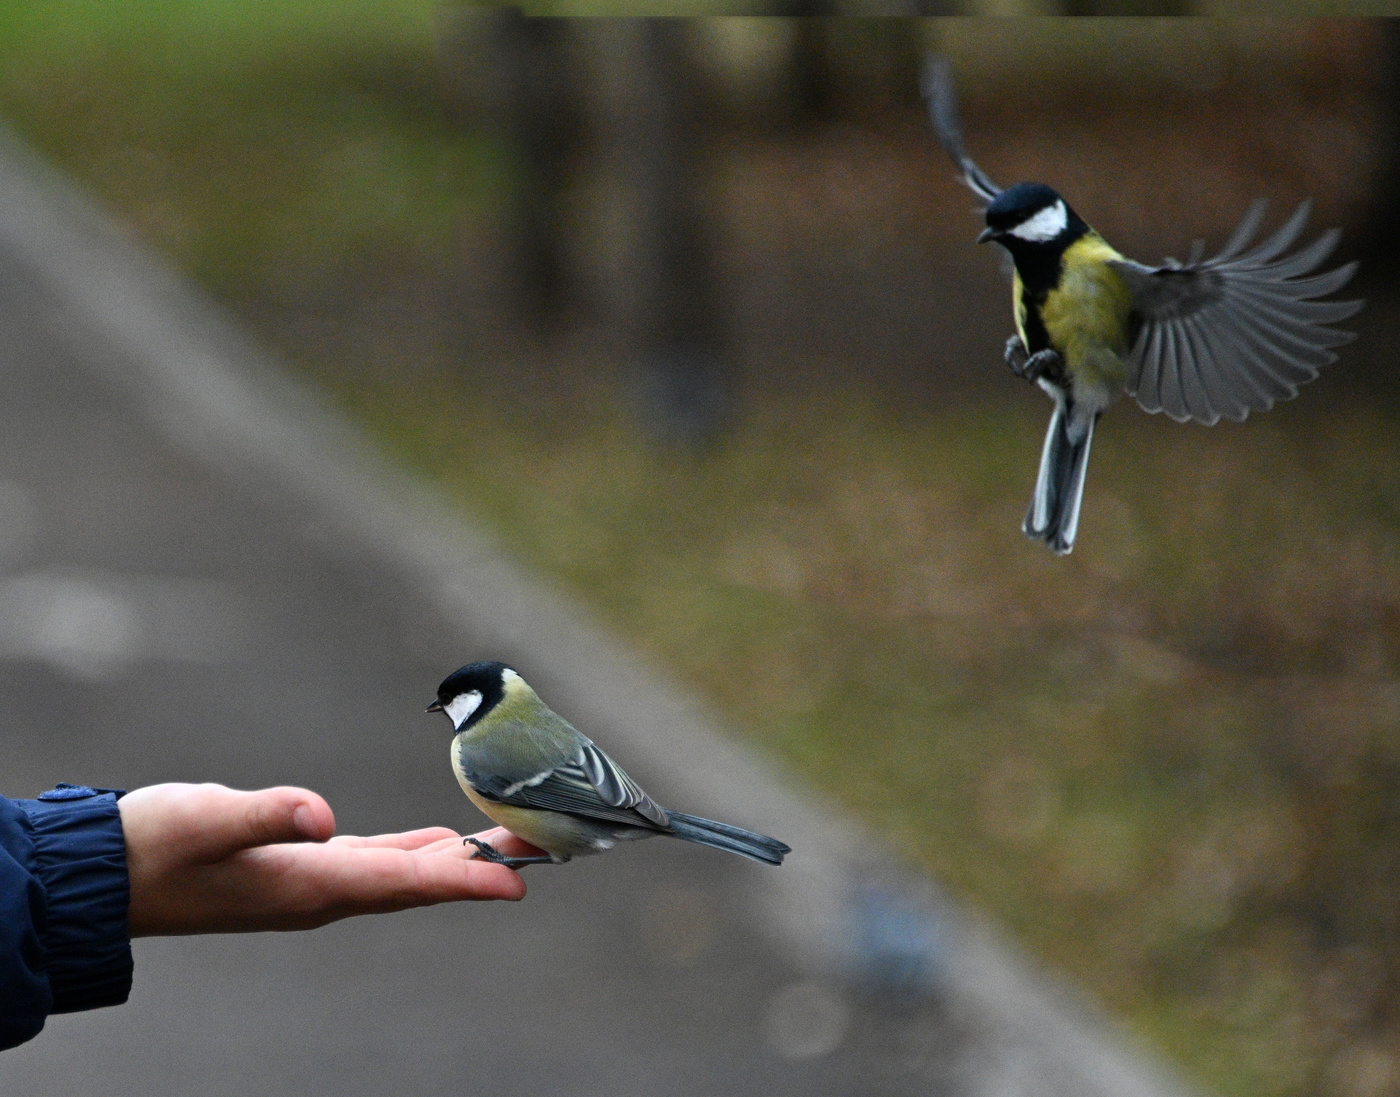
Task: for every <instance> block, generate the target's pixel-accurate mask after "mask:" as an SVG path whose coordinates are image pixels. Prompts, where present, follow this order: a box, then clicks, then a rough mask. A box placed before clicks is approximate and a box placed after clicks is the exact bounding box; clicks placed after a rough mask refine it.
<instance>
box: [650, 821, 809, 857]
mask: <svg viewBox="0 0 1400 1097" xmlns="http://www.w3.org/2000/svg"><path fill="white" fill-rule="evenodd" d="M666 815H667V817H668V818H669V819H670V821H671V834H672V836H673V837H676V838H680V839H681V840H682V841H686V842H696V843H698V844H700V845H702V846H712V847H713V848H715V849H722V850H726V851H728V852H729V853H738V854H740V855H741V856H744V857H751V858H753V860H755V861H762V862H763V863H764V864H767V865H781V864H782V863H783V857H784V856H785V855H786V854H789V853H791V852H792V848H791V847H790V846H787V845H785V844H784V843H782V842H780V841H778V840H777V839H776V838H769V837H767V836H766V835H763V834H755V833H754V832H753V831H751V830H744V829H743V828H742V827H731V826H730V825H729V824H728V823H717V822H715V821H714V820H713V819H701V818H699V817H698V816H695V815H683V814H681V813H680V812H679V811H668V812H666Z"/></svg>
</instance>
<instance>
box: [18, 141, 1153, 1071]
mask: <svg viewBox="0 0 1400 1097" xmlns="http://www.w3.org/2000/svg"><path fill="white" fill-rule="evenodd" d="M0 378H2V379H3V387H0V392H2V393H3V399H0V737H3V740H2V741H3V743H4V759H5V763H4V765H3V767H0V792H4V793H5V794H8V795H32V794H33V793H35V792H37V791H39V790H40V789H42V788H44V787H48V786H49V785H51V784H52V783H53V782H55V781H58V780H73V781H83V782H88V783H93V784H101V785H119V786H125V787H137V786H140V785H143V784H147V783H151V782H154V781H161V780H217V781H221V782H224V783H227V784H231V785H234V786H238V787H259V786H263V785H268V784H277V783H295V784H303V785H307V786H309V787H312V788H315V789H317V790H318V791H320V792H321V793H323V794H324V795H325V796H326V797H327V798H328V799H329V800H330V802H331V804H332V806H333V807H334V808H335V809H336V812H337V818H338V821H339V824H340V828H341V830H342V831H343V832H350V833H373V832H377V831H383V830H401V829H405V828H409V827H415V826H422V825H428V824H446V825H449V826H454V827H456V828H458V829H466V828H469V827H475V826H477V825H479V824H480V822H481V820H480V819H479V817H476V816H475V815H474V812H473V811H472V809H471V808H470V806H469V805H468V804H467V803H466V802H465V800H464V798H463V797H462V796H461V794H460V792H459V791H458V789H457V787H456V784H455V781H454V780H453V779H452V776H451V774H450V771H449V768H448V765H447V729H446V728H445V727H444V726H443V725H442V724H441V721H438V720H434V719H432V718H430V717H427V716H425V715H423V714H422V709H423V706H424V704H425V703H426V701H427V700H428V699H429V698H430V696H431V694H432V690H433V687H434V686H435V685H436V683H437V682H438V680H439V679H440V678H441V677H442V676H443V674H444V673H445V672H446V671H448V670H450V669H452V668H454V667H455V666H457V665H458V664H460V663H462V662H464V661H467V660H469V659H474V658H482V657H491V656H497V657H504V658H508V659H511V660H513V661H515V662H517V664H518V665H520V666H521V668H522V670H524V671H525V673H526V675H527V677H529V678H530V679H531V681H532V682H533V683H534V684H535V685H536V686H537V688H539V689H540V691H541V693H542V694H544V696H545V697H546V699H548V700H549V701H551V702H552V703H554V704H555V706H556V707H557V708H559V709H560V710H561V711H563V712H564V713H566V714H568V715H570V716H572V717H574V718H575V719H576V722H578V723H579V724H580V726H582V727H583V728H584V729H585V730H586V731H587V732H589V733H590V734H592V735H593V736H594V737H596V738H597V739H598V740H599V741H600V742H601V743H603V744H604V745H605V746H607V747H608V748H609V749H610V750H611V751H612V752H613V753H615V754H616V755H617V756H618V757H619V759H620V760H621V761H622V762H623V763H624V764H625V765H626V766H627V767H628V769H629V770H631V771H632V772H633V773H634V775H635V776H636V777H638V779H639V780H641V781H642V783H643V784H644V785H646V786H647V787H648V788H649V790H650V791H652V792H653V793H654V794H656V795H657V796H658V798H660V799H661V800H662V801H663V802H666V803H668V804H672V805H674V806H676V807H678V808H681V809H684V810H690V811H695V812H698V813H701V814H712V815H714V816H715V817H718V818H724V819H729V820H731V821H734V822H738V823H743V824H746V825H752V826H756V827H759V828H760V829H765V830H767V831H768V832H769V833H773V834H776V835H777V836H779V837H781V838H783V839H785V840H787V841H789V842H791V843H792V844H793V845H794V846H795V847H796V848H797V853H796V854H795V855H794V857H793V859H792V862H791V863H790V864H789V865H785V866H783V868H781V869H777V870H773V869H764V868H761V867H759V866H754V865H751V864H749V863H747V862H744V861H741V860H739V859H737V858H733V857H726V856H724V855H722V854H719V853H716V852H714V851H709V850H702V849H698V848H693V847H689V846H684V845H681V844H679V843H671V842H665V841H654V842H648V843H644V844H641V845H638V846H635V847H630V848H625V849H622V850H620V851H618V852H617V853H615V854H613V855H611V856H608V857H605V858H598V859H594V860H590V861H588V862H582V863H576V864H574V865H570V866H567V867H565V868H559V869H550V868H544V869H532V870H528V871H527V876H526V878H527V880H528V882H529V884H530V895H529V896H528V897H527V899H526V900H525V902H523V903H521V904H518V905H505V904H498V905H482V906H476V905H471V906H468V905H459V906H451V907H441V908H435V909H432V910H427V911H419V912H411V913H405V914H399V915H393V916H386V917H379V918H370V919H357V920H353V921H350V922H346V923H342V924H339V925H337V926H333V927H329V928H327V929H323V930H320V931H317V932H314V933H307V934H286V935H272V934H260V935H250V936H241V937H222V938H216V937H206V938H189V939H168V940H146V941H140V942H137V944H136V948H135V951H136V964H137V969H136V982H135V987H134V990H133V993H132V999H131V1002H130V1004H128V1005H127V1006H125V1007H122V1008H120V1009H114V1010H104V1011H98V1012H94V1013H89V1014H80V1015H74V1016H69V1017H59V1018H53V1019H52V1020H51V1021H50V1023H49V1027H48V1029H47V1030H46V1031H45V1033H44V1034H43V1035H41V1036H40V1037H39V1038H38V1039H37V1040H35V1041H33V1042H32V1043H30V1044H28V1045H26V1046H24V1047H22V1048H20V1049H16V1050H14V1051H11V1052H7V1053H5V1054H4V1055H3V1056H0V1092H3V1093H23V1094H27V1095H34V1097H43V1095H45V1094H50V1093H53V1094H58V1093H62V1094H84V1093H89V1092H91V1093H97V1092H101V1093H103V1094H111V1095H121V1094H127V1093H130V1094H143V1095H146V1094H152V1093H180V1094H186V1093H188V1094H224V1093H228V1094H235V1093H237V1094H248V1093H259V1094H263V1093H266V1094H273V1093H293V1092H295V1093H298V1094H318V1093H326V1094H344V1095H353V1094H361V1093H363V1094H382V1093H406V1094H436V1093H449V1092H450V1093H453V1094H457V1093H470V1094H482V1095H490V1094H498V1093H499V1094H507V1093H510V1094H515V1093H519V1092H530V1093H541V1094H561V1095H587V1094H593V1093H598V1094H604V1093H606V1094H633V1093H636V1094H642V1093H645V1094H657V1093H662V1094H676V1095H688V1094H696V1095H701V1094H729V1095H741V1094H750V1093H752V1094H826V1093H830V1094H852V1095H856V1094H892V1095H900V1094H904V1093H910V1094H915V1093H918V1094H941V1093H947V1094H957V1095H961V1094H968V1095H974V1094H977V1095H980V1094H986V1095H992V1094H1006V1095H1012V1094H1020V1093H1025V1094H1030V1093H1046V1094H1060V1093H1064V1094H1067V1095H1068V1094H1075V1095H1076V1097H1087V1095H1091V1094H1095V1093H1104V1094H1108V1093H1115V1094H1143V1095H1147V1094H1153V1095H1156V1094H1168V1093H1175V1092H1179V1089H1177V1087H1175V1086H1174V1085H1172V1084H1170V1083H1165V1082H1163V1081H1161V1075H1160V1073H1159V1072H1158V1071H1157V1070H1156V1069H1155V1068H1153V1067H1151V1066H1148V1065H1146V1064H1145V1063H1144V1061H1143V1060H1142V1059H1140V1058H1139V1057H1138V1056H1137V1055H1136V1053H1134V1052H1132V1051H1131V1050H1128V1049H1126V1048H1125V1047H1124V1046H1123V1045H1121V1044H1120V1043H1119V1042H1118V1041H1117V1040H1116V1039H1114V1038H1112V1037H1110V1036H1106V1035H1105V1031H1104V1029H1103V1027H1102V1025H1101V1024H1100V1022H1098V1021H1096V1020H1095V1019H1094V1018H1093V1015H1092V1013H1091V1012H1090V1011H1088V1010H1086V1009H1085V1008H1084V1007H1083V1006H1082V1005H1080V1004H1078V1003H1076V1002H1074V1001H1073V1000H1072V999H1069V998H1066V996H1065V995H1064V993H1063V992H1062V991H1061V990H1059V989H1057V988H1055V987H1054V986H1053V985H1051V984H1048V983H1046V982H1044V981H1042V980H1041V979H1039V978H1038V977H1036V976H1034V975H1032V974H1030V973H1029V972H1028V970H1027V969H1026V968H1025V966H1024V965H1022V964H1021V963H1020V962H1019V961H1017V960H1016V959H1015V958H1014V956H1013V955H1012V954H1011V953H1009V952H1008V951H1007V950H1005V949H1004V948H1002V947H1001V946H999V945H997V944H996V943H995V942H993V941H991V940H990V938H989V937H988V935H987V934H986V933H985V931H983V930H980V929H979V928H977V926H976V924H975V923H972V922H969V921H968V920H967V919H965V918H964V917H962V916H961V915H960V914H958V913H956V912H954V911H952V910H951V909H950V908H948V907H947V906H946V904H944V903H942V902H941V901H940V900H939V899H938V897H937V895H936V893H934V892H931V891H930V892H928V893H927V894H924V893H923V892H921V891H920V886H919V885H916V884H914V883H911V881H910V880H909V879H908V878H907V877H905V876H903V875H902V874H900V873H899V872H898V870H897V869H896V868H894V867H893V866H892V863H891V862H890V860H889V858H888V856H887V855H886V854H885V853H883V852H881V851H880V850H879V849H878V846H877V845H876V844H875V843H874V842H873V841H871V840H870V839H869V838H868V836H865V835H863V834H861V832H860V831H859V828H857V827H855V826H854V825H852V824H850V823H848V822H847V821H845V820H842V819H840V818H838V817H836V816H835V815H834V814H833V813H831V812H830V811H828V810H826V809H824V808H822V807H821V806H819V805H814V804H812V803H810V802H809V801H808V800H807V799H806V798H805V797H804V795H803V794H802V793H801V792H800V790H796V789H794V788H793V787H792V786H791V785H790V783H789V782H786V781H785V780H784V779H783V777H782V775H781V773H779V772H778V771H776V770H775V769H774V768H773V767H772V766H771V765H769V764H766V763H763V762H761V761H758V760H755V759H752V758H749V757H748V756H747V755H745V754H744V753H743V752H742V751H741V750H739V749H738V748H737V747H735V746H734V745H733V744H732V743H729V742H727V741H726V740H725V739H724V738H723V736H721V735H719V734H717V733H716V732H715V731H714V729H713V727H712V726H711V725H710V723H709V721H708V718H707V717H706V716H705V715H704V714H703V713H702V712H700V711H699V710H698V709H696V707H695V706H694V705H693V704H692V703H690V702H689V701H688V700H687V699H686V698H685V697H683V696H681V695H679V694H677V693H676V692H675V691H674V690H672V689H670V688H669V687H668V686H666V684H665V683H664V681H662V680H660V679H658V678H657V677H656V676H655V675H654V674H651V673H648V672H647V671H646V670H645V668H642V667H640V666H639V665H638V664H637V663H636V662H635V660H633V659H632V658H631V657H630V656H628V655H627V654H626V652H625V651H622V650H621V649H620V648H619V647H618V646H617V645H616V644H614V643H613V642H612V641H611V640H610V639H609V638H607V637H605V636H603V635H601V634H600V633H598V632H597V631H596V630H595V629H593V627H592V626H590V625H589V624H588V623H587V622H586V621H584V620H583V619H582V618H580V617H579V616H578V615H577V614H576V613H575V612H574V611H573V610H572V609H571V608H570V607H568V606H567V605H565V604H563V603H562V602H561V601H560V600H559V599H557V598H556V597H555V596H553V595H552V594H551V593H550V592H549V591H548V590H546V589H543V588H541V587H539V586H538V585H537V584H534V583H532V582H530V581H529V580H528V579H527V578H526V577H523V576H521V575H519V574H518V573H516V572H515V571H514V570H513V569H512V568H511V567H510V565H509V564H508V563H506V562H505V561H502V560H501V559H499V558H498V557H496V556H495V555H494V554H493V553H492V552H491V550H490V548H489V545H487V544H486V543H484V542H483V541H481V539H480V538H479V537H477V536H476V535H475V534H474V533H473V532H472V531H470V530H468V529H466V528H464V527H462V526H461V524H460V521H459V520H458V519H457V518H455V517H454V516H451V515H449V514H448V513H447V512H446V511H445V510H444V509H443V508H442V506H441V504H440V503H439V502H437V501H436V500H434V499H433V498H432V497H431V495H429V494H426V493H424V492H423V490H422V489H421V488H420V487H418V486H417V485H414V484H412V483H411V482H408V481H406V480H404V479H402V478H399V477H396V476H395V475H394V474H393V473H391V472H389V471H387V470H385V469H384V468H383V466H382V465H381V464H380V463H379V462H378V459H377V458H376V457H375V456H374V455H373V454H371V453H369V452H368V451H367V450H366V448H365V446H364V444H363V443H362V442H361V441H360V440H359V439H358V438H356V436H355V435H354V434H353V432H350V431H348V430H347V428H345V427H344V426H343V425H341V424H338V423H337V422H335V421H334V419H333V418H331V417H328V416H327V415H326V414H325V413H324V411H323V410H322V409H321V408H319V406H317V405H316V403H315V401H314V399H312V398H309V397H308V396H307V395H306V394H305V393H302V392H300V391H299V390H298V389H297V388H296V387H295V385H293V384H291V383H290V382H289V381H288V380H287V379H286V378H285V377H283V376H281V375H280V374H279V373H278V372H277V370H276V369H275V367H274V366H272V365H271V364H270V363H269V362H268V361H267V360H266V359H265V358H264V357H263V356H262V355H261V354H260V353H259V352H257V351H256V349H255V348H252V347H251V346H250V345H249V344H248V343H247V341H246V340H245V339H244V338H243V337H242V335H241V334H240V333H239V332H237V330H236V329H234V328H233V327H232V326H231V325H229V324H228V323H227V322H226V321H225V320H223V319H222V318H221V317H220V316H219V315H218V313H217V310H214V309H212V308H211V307H210V306H209V305H208V303H207V302H205V301H204V300H203V299H202V298H201V297H200V295H198V294H197V293H195V292H194V291H192V290H191V289H190V288H189V287H188V286H185V285H184V284H182V283H181V282H179V280H178V279H175V278H174V277H172V276H171V275H169V274H168V273H167V272H164V271H163V270H162V269H160V267H159V265H158V264H153V263H152V262H151V261H150V260H148V259H147V258H144V257H142V256H141V255H139V254H138V253H137V252H135V251H134V250H133V249H132V248H131V247H130V246H129V244H128V243H127V242H125V241H123V240H122V239H121V238H120V234H118V233H115V232H114V231H113V230H112V229H111V227H110V226H108V225H107V224H106V223H105V222H104V221H103V220H102V219H101V218H100V217H99V216H98V215H96V214H95V213H94V212H93V210H92V209H91V208H89V207H88V206H87V205H86V204H85V203H83V202H82V201H81V200H79V199H77V198H76V197H75V196H73V195H72V194H71V193H70V192H69V191H68V190H67V189H66V188H65V186H64V184H63V183H62V182H61V181H60V180H57V179H55V178H53V177H51V176H49V175H48V174H47V173H46V171H45V169H44V168H42V166H41V165H38V164H36V163H35V162H33V161H32V160H30V159H29V158H28V157H27V155H26V154H25V153H24V152H23V150H20V149H17V148H14V147H11V146H10V145H8V144H4V145H3V147H0ZM876 885H878V887H876ZM872 889H874V890H872ZM872 896H874V897H875V899H873V900H872V899H871V897H872ZM891 896H893V898H891ZM901 964H902V965H903V966H901ZM891 965H893V967H892V966H891ZM877 970H878V971H884V972H886V973H888V972H889V971H891V970H894V971H895V974H896V975H900V974H902V975H903V976H905V977H907V978H908V979H909V980H910V981H911V982H912V983H913V984H914V986H913V991H914V992H913V993H910V994H906V995H904V996H895V995H892V994H890V993H887V992H885V991H881V990H879V989H878V988H876V989H872V987H871V982H870V976H871V974H872V972H875V971H877ZM862 974H864V976H865V979H864V980H862V979H861V978H859V976H861V975H862Z"/></svg>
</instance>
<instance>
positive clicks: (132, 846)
mask: <svg viewBox="0 0 1400 1097" xmlns="http://www.w3.org/2000/svg"><path fill="white" fill-rule="evenodd" d="M118 808H119V809H120V811H121V819H122V829H123V831H124V832H125V835H126V850H127V872H128V875H129V877H130V880H131V906H130V913H129V927H130V934H131V936H132V937H146V936H154V935H160V934H188V933H242V932H255V931H259V930H288V929H314V928H315V927H317V926H323V925H326V924H327V923H328V922H334V921H337V920H339V919H341V918H350V917H353V916H354V915H357V914H380V913H387V912H389V911H395V910H406V909H408V908H410V907H419V906H429V905H431V904H434V903H448V902H454V901H458V900H463V899H520V898H522V897H524V895H525V881H523V880H522V879H521V878H520V877H519V875H517V874H516V873H515V872H514V871H512V870H511V869H508V868H505V867H503V866H501V865H494V864H490V863H488V862H486V861H481V860H476V859H475V854H476V850H475V849H474V848H472V847H471V846H465V847H464V846H463V844H462V837H461V835H459V834H457V833H456V832H454V831H452V830H449V829H448V828H447V827H428V828H426V829H423V830H411V831H407V832H405V833H403V834H380V835H376V836H374V837H371V838H358V837H353V836H350V835H343V836H340V837H332V835H333V834H335V816H334V815H333V814H332V812H331V809H330V805H329V804H327V803H326V801H325V800H323V799H322V798H321V797H320V796H318V795H317V794H316V793H314V792H310V791H309V790H307V789H301V788H290V787H281V788H270V789H263V790H261V791H259V792H238V791H235V790H233V789H230V788H225V787H224V786H223V785H213V784H205V785H187V784H165V785H151V786H149V787H147V788H140V789H136V790H135V791H133V792H130V793H128V794H127V795H126V796H124V797H122V799H121V800H119V801H118ZM476 837H478V838H480V839H482V840H483V841H486V842H489V843H490V844H491V845H493V846H495V847H496V848H497V849H501V850H503V851H506V852H509V853H511V854H512V855H515V856H528V855H530V854H531V853H538V852H539V851H538V850H536V849H535V848H534V847H533V846H531V845H529V844H528V843H526V842H523V841H521V840H520V839H519V838H516V837H515V836H514V835H512V834H511V833H510V832H509V831H506V830H503V829H500V828H497V829H495V830H490V831H485V832H483V833H481V834H478V835H476Z"/></svg>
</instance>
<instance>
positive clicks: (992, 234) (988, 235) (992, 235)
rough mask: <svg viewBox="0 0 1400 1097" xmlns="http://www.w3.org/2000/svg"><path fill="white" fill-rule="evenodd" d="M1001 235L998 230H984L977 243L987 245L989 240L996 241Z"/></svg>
mask: <svg viewBox="0 0 1400 1097" xmlns="http://www.w3.org/2000/svg"><path fill="white" fill-rule="evenodd" d="M999 235H1001V234H1000V233H998V232H997V230H996V229H983V230H982V235H981V236H979V237H977V242H978V243H979V244H985V243H986V242H987V241H988V240H995V239H996V238H997V237H998V236H999Z"/></svg>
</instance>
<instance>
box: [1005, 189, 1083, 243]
mask: <svg viewBox="0 0 1400 1097" xmlns="http://www.w3.org/2000/svg"><path fill="white" fill-rule="evenodd" d="M1068 224H1069V212H1068V211H1067V210H1066V209H1065V203H1064V200H1063V199H1061V200H1059V201H1057V202H1056V203H1055V204H1054V205H1053V206H1046V207H1045V208H1044V209H1043V210H1041V211H1040V212H1039V213H1037V214H1036V215H1035V216H1034V217H1027V218H1026V219H1025V220H1024V221H1022V222H1021V223H1020V224H1019V225H1017V226H1016V227H1015V228H1014V229H1012V230H1011V235H1012V236H1015V237H1018V238H1019V239H1021V240H1025V241H1027V242H1028V243H1032V244H1043V243H1045V241H1046V240H1053V239H1055V237H1057V236H1059V235H1060V233H1062V232H1064V231H1065V226H1066V225H1068Z"/></svg>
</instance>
